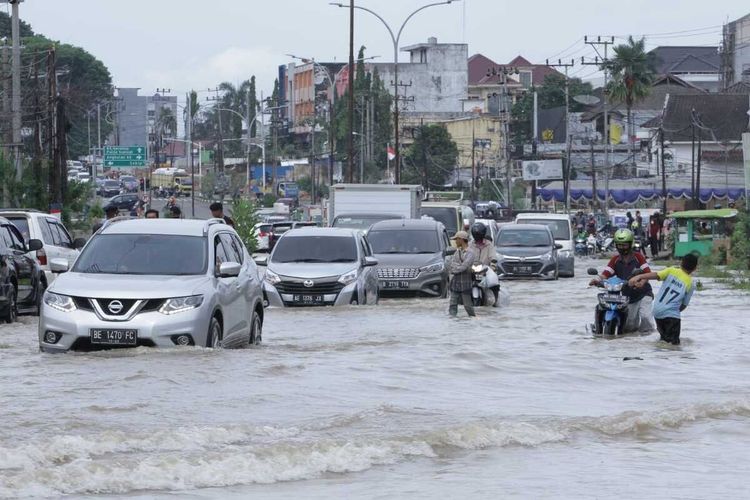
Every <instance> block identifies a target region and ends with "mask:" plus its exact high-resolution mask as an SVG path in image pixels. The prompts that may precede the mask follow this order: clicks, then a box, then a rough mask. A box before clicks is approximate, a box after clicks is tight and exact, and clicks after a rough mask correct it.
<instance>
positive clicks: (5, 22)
mask: <svg viewBox="0 0 750 500" xmlns="http://www.w3.org/2000/svg"><path fill="white" fill-rule="evenodd" d="M20 21H21V22H20V27H21V30H20V35H21V38H25V37H29V36H34V30H32V29H31V25H29V24H28V23H26V22H24V20H23V19H21V20H20ZM12 34H13V29H12V22H11V17H10V16H9V15H8V14H6V13H5V12H0V38H7V39H8V40H10V39H11V35H12ZM9 43H10V42H9Z"/></svg>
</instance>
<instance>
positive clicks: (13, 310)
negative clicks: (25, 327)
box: [3, 288, 18, 323]
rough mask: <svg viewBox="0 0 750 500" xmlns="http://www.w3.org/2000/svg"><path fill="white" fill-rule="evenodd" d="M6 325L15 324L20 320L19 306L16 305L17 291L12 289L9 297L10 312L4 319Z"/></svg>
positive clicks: (6, 313)
mask: <svg viewBox="0 0 750 500" xmlns="http://www.w3.org/2000/svg"><path fill="white" fill-rule="evenodd" d="M3 319H4V320H5V322H6V323H14V322H15V321H16V320H17V319H18V304H17V303H16V290H15V289H14V288H11V290H10V295H9V296H8V310H7V311H6V312H5V317H4V318H3Z"/></svg>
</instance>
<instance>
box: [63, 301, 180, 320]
mask: <svg viewBox="0 0 750 500" xmlns="http://www.w3.org/2000/svg"><path fill="white" fill-rule="evenodd" d="M113 300H119V301H120V303H122V310H121V311H120V312H119V313H117V314H115V313H113V312H112V311H110V310H109V308H108V306H109V303H110V302H112V301H113ZM164 300H166V299H148V300H146V303H145V304H144V305H143V306H142V307H141V308H140V310H139V311H138V312H152V311H158V310H159V308H160V307H161V306H162V304H164ZM91 301H96V303H97V305H98V306H99V307H100V308H101V309H102V311H104V313H105V314H109V315H112V316H124V315H125V314H127V313H128V311H130V308H131V307H133V303H135V302H136V299H89V298H86V297H73V302H74V303H75V305H76V307H77V308H78V309H81V310H82V311H92V312H93V311H94V307H93V306H92V305H91Z"/></svg>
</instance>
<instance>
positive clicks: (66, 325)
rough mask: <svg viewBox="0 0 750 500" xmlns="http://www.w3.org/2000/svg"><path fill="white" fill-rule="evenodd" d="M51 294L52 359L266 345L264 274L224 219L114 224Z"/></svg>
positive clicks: (48, 331)
mask: <svg viewBox="0 0 750 500" xmlns="http://www.w3.org/2000/svg"><path fill="white" fill-rule="evenodd" d="M50 265H51V267H52V271H53V272H65V274H63V275H61V276H60V277H58V278H57V279H56V280H55V281H54V282H53V283H52V284H51V285H50V287H49V289H48V290H47V292H46V293H45V294H44V300H43V301H42V307H41V317H40V319H39V347H40V349H41V350H43V351H48V352H60V351H67V350H70V349H81V350H87V349H98V348H111V347H135V346H158V347H168V346H176V345H199V346H205V347H220V346H225V347H238V346H241V345H246V344H248V343H249V344H257V343H259V342H260V341H261V337H262V328H263V312H264V311H263V292H262V290H261V286H260V279H259V276H258V269H257V267H256V265H255V263H254V262H253V260H252V259H251V257H250V255H249V253H248V252H247V249H246V248H245V246H244V245H243V244H242V242H241V240H240V239H239V237H238V236H237V233H236V232H235V231H234V230H233V229H232V228H231V227H229V226H227V225H226V224H224V221H223V220H221V219H210V220H208V221H199V220H180V219H164V220H162V219H133V220H123V221H117V220H116V219H115V220H113V221H112V222H111V223H110V224H109V225H107V226H105V227H104V228H102V229H101V230H99V231H98V232H97V233H96V234H95V235H94V236H93V237H92V238H91V239H90V240H89V242H88V243H87V244H86V246H85V247H84V248H83V250H82V251H81V255H80V256H79V257H78V259H77V260H76V262H75V264H74V265H73V267H72V269H70V271H69V272H66V271H68V262H67V261H66V260H63V259H53V260H52V261H51V262H50Z"/></svg>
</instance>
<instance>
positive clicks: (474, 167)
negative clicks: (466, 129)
mask: <svg viewBox="0 0 750 500" xmlns="http://www.w3.org/2000/svg"><path fill="white" fill-rule="evenodd" d="M476 148H477V140H476V137H475V135H474V120H472V121H471V204H472V205H474V202H476V201H477V165H476V160H475V154H476ZM457 180H458V179H457Z"/></svg>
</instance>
